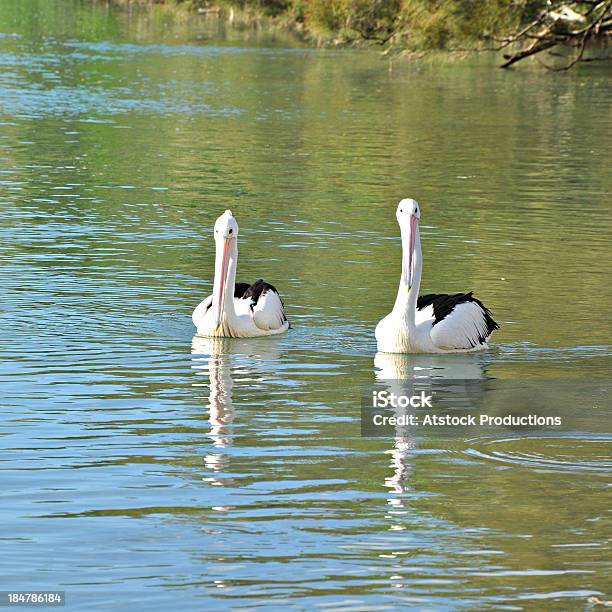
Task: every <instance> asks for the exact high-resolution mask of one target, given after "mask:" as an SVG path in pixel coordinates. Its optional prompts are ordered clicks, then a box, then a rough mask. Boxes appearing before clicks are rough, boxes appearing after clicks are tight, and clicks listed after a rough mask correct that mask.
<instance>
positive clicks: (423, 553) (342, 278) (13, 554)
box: [0, 0, 612, 610]
mask: <svg viewBox="0 0 612 612" xmlns="http://www.w3.org/2000/svg"><path fill="white" fill-rule="evenodd" d="M0 67H1V70H0V160H1V163H0V207H1V211H2V214H1V215H0V261H1V269H0V274H1V279H2V280H1V282H2V308H1V309H0V325H1V327H2V343H1V345H0V354H1V358H2V364H1V365H0V396H1V397H0V402H1V406H2V422H1V429H0V434H1V437H0V439H1V441H2V454H1V455H0V461H1V463H0V470H1V471H0V477H1V483H2V487H1V492H0V495H1V497H2V502H1V510H0V513H1V516H2V525H3V529H2V533H1V534H0V540H1V547H2V555H1V557H0V559H1V560H0V566H1V570H0V575H1V576H2V578H1V582H2V585H4V586H2V587H0V588H1V589H32V588H37V589H39V590H40V589H45V588H54V589H61V590H64V591H66V593H67V598H68V605H69V607H73V608H74V609H79V610H86V609H105V608H106V609H110V608H117V609H122V608H123V609H127V608H128V607H129V608H132V609H143V610H168V609H173V608H174V607H187V608H189V609H195V607H199V608H200V609H203V608H204V607H207V609H223V608H227V607H228V606H236V607H242V608H243V609H245V608H249V609H251V608H256V607H260V606H268V607H274V608H277V609H288V608H292V609H311V608H323V609H331V610H353V609H354V610H364V609H369V608H374V607H377V608H379V609H392V608H397V607H413V608H415V609H428V610H432V609H434V610H447V609H448V610H450V609H457V608H466V609H476V608H478V609H508V610H522V609H541V610H568V609H578V608H581V607H582V606H584V605H585V603H586V601H587V598H588V597H589V596H591V595H598V596H600V597H602V598H604V599H605V598H606V596H608V598H610V597H609V596H610V575H611V574H612V567H611V564H610V549H609V536H610V533H611V529H610V522H609V511H610V497H609V485H610V452H609V442H610V437H609V433H608V432H609V431H610V427H609V425H610V421H609V419H608V420H607V421H606V420H605V419H603V420H602V422H601V428H600V430H599V431H582V430H580V429H575V430H571V431H563V432H559V433H557V434H552V435H551V434H549V435H542V434H541V432H540V433H538V434H537V435H536V434H534V435H528V434H524V433H520V432H516V431H514V432H512V431H510V432H506V433H505V434H503V435H485V434H483V435H478V436H475V437H467V436H466V437H461V436H458V435H454V436H452V437H448V438H446V437H444V436H441V435H437V436H422V437H420V438H418V439H415V440H409V441H406V440H404V439H401V438H396V439H393V438H391V439H385V438H378V439H377V438H362V437H361V436H360V429H359V414H360V397H361V391H362V389H363V388H367V386H368V385H370V384H371V383H372V382H373V381H374V380H376V379H377V378H379V379H380V378H385V377H391V378H395V377H400V376H411V375H413V374H414V373H415V372H418V373H420V375H424V376H434V377H436V378H438V379H442V380H444V379H445V378H449V379H453V378H460V379H472V380H485V379H510V380H514V381H520V380H523V379H530V380H531V379H538V378H541V379H546V378H557V379H569V378H580V379H585V378H592V379H594V380H595V379H597V380H602V379H605V377H606V376H608V375H609V373H610V366H611V360H610V335H611V334H610V332H611V331H612V330H611V327H610V306H611V303H612V295H611V289H610V287H611V286H612V283H611V280H612V278H611V275H610V264H611V258H610V238H611V229H612V215H611V214H610V199H609V193H610V187H611V185H610V183H611V179H610V177H611V176H612V175H611V174H610V157H609V153H610V150H609V145H610V133H611V128H612V119H611V117H612V115H611V114H610V100H611V99H612V86H611V81H610V78H609V76H610V75H609V72H607V71H606V68H605V67H603V66H595V65H592V66H587V67H585V68H584V69H581V70H577V71H574V72H571V73H568V74H555V75H553V74H549V73H546V72H544V71H543V70H541V69H536V68H534V69H531V68H529V67H525V69H520V70H516V71H514V72H501V71H499V70H497V69H495V68H494V67H492V65H491V64H490V63H489V62H488V61H486V60H478V61H476V60H469V61H465V62H455V63H452V62H451V63H445V62H441V61H438V60H436V61H432V62H426V63H416V62H408V61H405V60H393V61H389V59H388V58H381V57H380V56H379V55H378V54H376V53H373V52H372V53H369V52H366V51H361V52H359V51H350V50H313V49H307V48H303V47H302V46H300V45H299V44H298V43H296V42H295V41H291V40H287V39H286V38H285V37H283V36H281V35H279V34H273V33H268V34H266V33H263V32H253V31H249V30H245V31H240V30H229V31H226V30H225V28H224V27H223V26H221V25H219V24H217V23H216V22H211V21H207V20H206V19H204V18H203V17H194V16H192V17H191V18H190V19H189V20H187V21H182V20H180V19H178V20H174V19H171V18H170V17H169V16H168V14H167V13H163V12H158V11H153V12H152V13H140V12H132V13H127V12H121V11H115V10H110V9H108V8H107V7H105V6H95V7H92V6H90V5H88V4H87V3H81V2H76V1H75V2H71V1H68V2H60V1H59V0H57V1H56V0H50V1H49V2H36V1H35V0H5V1H3V2H2V4H1V5H0ZM406 195H410V196H413V197H416V198H417V199H419V201H420V202H421V205H422V231H423V237H422V240H423V248H424V262H425V263H424V272H423V279H424V280H423V285H422V292H424V293H425V292H431V291H460V290H474V291H475V292H476V294H477V295H478V296H479V297H480V298H481V299H483V300H484V301H485V302H486V303H487V305H488V306H489V307H490V308H491V309H492V310H493V312H494V314H495V317H496V319H497V320H498V321H500V323H501V324H502V329H501V331H500V332H498V333H497V335H496V337H495V338H494V342H493V344H492V348H491V350H490V351H488V352H486V353H483V354H478V355H474V354H473V355H451V356H438V357H435V356H434V357H432V356H407V357H405V358H403V359H399V360H385V359H384V357H382V358H381V357H380V356H379V357H378V359H377V362H376V363H375V348H376V347H375V342H374V338H373V329H374V327H375V324H376V322H377V321H378V320H379V319H380V318H381V317H382V316H383V315H385V314H386V313H387V312H388V311H389V309H390V307H391V305H392V303H393V299H394V294H395V290H396V286H397V280H398V275H399V266H400V244H399V239H398V228H397V225H396V221H395V218H394V210H395V205H396V203H397V200H398V199H399V198H400V197H402V196H406ZM230 207H231V209H232V211H233V212H234V214H235V215H236V217H237V219H238V221H239V223H240V225H241V234H240V260H239V280H248V281H251V282H252V281H253V280H255V279H256V278H258V277H259V276H264V277H265V278H266V279H267V280H269V281H271V282H273V283H274V284H275V285H276V286H277V287H278V288H279V290H280V291H281V293H282V294H283V296H284V298H285V303H286V306H287V311H288V315H289V318H290V319H291V321H292V324H293V329H291V330H290V332H289V333H288V334H286V335H284V336H282V337H278V338H268V339H252V340H232V341H218V342H215V343H212V344H211V343H210V342H209V341H207V340H206V339H203V338H193V333H194V329H193V326H192V324H191V320H190V314H191V310H192V309H193V307H194V306H195V305H196V304H197V303H198V301H199V300H200V299H201V298H202V297H203V296H205V295H207V294H208V293H209V292H210V290H211V286H212V274H213V256H214V250H213V243H212V239H211V226H212V223H213V221H214V219H215V218H216V216H218V215H219V214H220V212H222V211H223V210H224V209H225V208H230ZM590 406H591V405H590V404H589V402H588V401H587V402H586V403H585V404H584V405H583V406H577V407H576V410H579V411H588V410H589V409H590Z"/></svg>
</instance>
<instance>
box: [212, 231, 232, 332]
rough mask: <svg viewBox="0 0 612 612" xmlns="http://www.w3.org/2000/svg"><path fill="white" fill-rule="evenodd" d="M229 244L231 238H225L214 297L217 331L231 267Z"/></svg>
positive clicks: (221, 318)
mask: <svg viewBox="0 0 612 612" xmlns="http://www.w3.org/2000/svg"><path fill="white" fill-rule="evenodd" d="M229 246H230V239H229V238H224V240H223V251H222V255H221V269H220V271H219V272H220V274H219V285H218V287H216V289H217V293H216V295H215V296H214V297H213V308H214V322H215V332H218V331H219V328H220V327H221V322H222V321H223V309H224V306H225V304H224V301H225V285H226V283H227V271H228V268H229Z"/></svg>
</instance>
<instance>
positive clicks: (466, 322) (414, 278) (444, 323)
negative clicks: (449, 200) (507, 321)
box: [376, 198, 499, 353]
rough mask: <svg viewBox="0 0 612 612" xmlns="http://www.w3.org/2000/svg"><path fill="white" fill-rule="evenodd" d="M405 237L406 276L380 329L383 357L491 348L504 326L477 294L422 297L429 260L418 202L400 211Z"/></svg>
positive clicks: (408, 202)
mask: <svg viewBox="0 0 612 612" xmlns="http://www.w3.org/2000/svg"><path fill="white" fill-rule="evenodd" d="M396 216H397V221H398V223H399V226H400V231H401V235H402V251H403V256H402V276H401V278H400V284H399V290H398V292H397V298H396V299H395V305H394V306H393V310H392V311H391V312H390V313H389V314H388V315H387V316H386V317H385V318H384V319H382V321H380V322H379V323H378V325H377V326H376V341H377V344H378V350H379V351H381V352H383V353H465V352H468V351H479V350H482V349H486V348H488V347H487V342H488V340H489V338H490V337H491V334H492V333H493V332H494V331H495V330H496V329H498V328H499V325H498V324H497V323H496V322H495V321H494V320H493V318H492V317H491V313H490V312H489V310H488V308H486V307H485V306H484V305H483V303H482V302H481V301H480V300H477V299H476V298H475V297H474V296H473V295H472V293H471V292H470V293H455V294H453V295H449V294H447V293H441V294H434V293H430V294H428V295H422V296H421V297H418V296H419V286H420V284H421V271H422V267H423V258H422V253H421V238H420V235H419V219H420V217H421V213H420V210H419V205H418V203H417V202H416V201H415V200H412V199H410V198H406V199H404V200H402V201H401V202H400V203H399V205H398V207H397V212H396Z"/></svg>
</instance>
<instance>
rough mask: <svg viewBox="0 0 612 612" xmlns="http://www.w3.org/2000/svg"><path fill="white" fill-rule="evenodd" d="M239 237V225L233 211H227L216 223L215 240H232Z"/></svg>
mask: <svg viewBox="0 0 612 612" xmlns="http://www.w3.org/2000/svg"><path fill="white" fill-rule="evenodd" d="M236 236H238V223H237V221H236V217H234V215H232V211H231V210H226V211H225V212H224V213H223V214H222V215H221V216H220V217H219V218H218V219H217V220H216V221H215V240H216V241H218V240H230V239H231V238H236Z"/></svg>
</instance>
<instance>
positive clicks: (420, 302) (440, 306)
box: [417, 291, 499, 343]
mask: <svg viewBox="0 0 612 612" xmlns="http://www.w3.org/2000/svg"><path fill="white" fill-rule="evenodd" d="M465 302H475V303H476V304H478V306H479V307H480V308H481V310H482V314H483V317H484V320H485V325H486V329H487V334H486V336H482V337H479V339H478V340H479V341H480V342H481V343H482V342H484V341H485V340H486V339H487V338H488V337H489V336H490V335H491V334H492V333H493V332H494V331H495V330H496V329H499V325H498V324H497V323H496V322H495V321H494V320H493V317H492V316H491V311H490V310H489V309H488V308H487V307H486V306H485V305H484V304H483V303H482V302H481V301H480V300H479V299H478V298H475V297H474V295H473V294H472V292H471V291H470V292H469V293H453V294H449V293H428V294H427V295H421V296H419V298H418V299H417V308H418V309H419V310H422V309H423V308H427V306H433V312H434V322H433V325H435V324H436V323H439V322H440V321H442V320H443V319H445V318H446V317H447V316H448V315H449V314H450V313H451V312H453V310H454V309H455V308H456V307H457V306H458V305H459V304H464V303H465Z"/></svg>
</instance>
